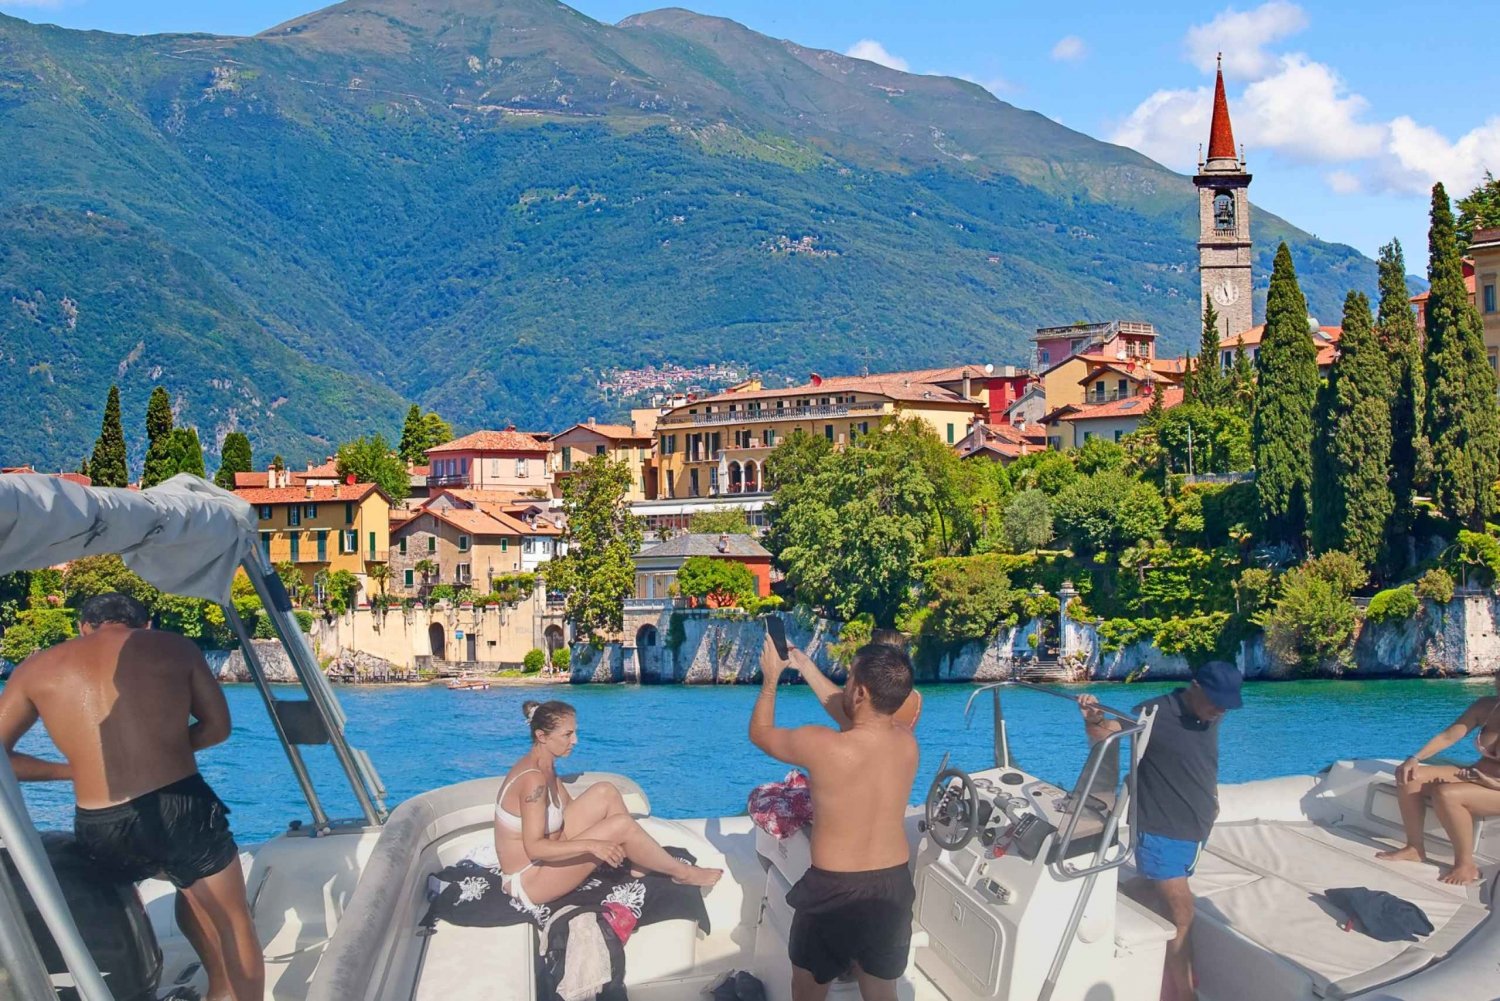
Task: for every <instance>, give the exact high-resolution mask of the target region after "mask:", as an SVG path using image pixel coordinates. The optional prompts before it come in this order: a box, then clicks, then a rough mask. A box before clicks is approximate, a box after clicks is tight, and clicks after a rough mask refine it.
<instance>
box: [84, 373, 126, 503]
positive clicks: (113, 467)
mask: <svg viewBox="0 0 1500 1001" xmlns="http://www.w3.org/2000/svg"><path fill="white" fill-rule="evenodd" d="M89 479H91V480H93V481H94V486H96V487H128V486H130V474H129V472H127V471H126V468H125V429H124V426H123V425H122V424H121V422H120V387H119V386H110V387H109V398H108V399H107V400H105V403H104V423H103V425H102V426H101V427H100V428H99V438H98V439H97V440H96V441H95V442H94V455H93V458H91V459H89Z"/></svg>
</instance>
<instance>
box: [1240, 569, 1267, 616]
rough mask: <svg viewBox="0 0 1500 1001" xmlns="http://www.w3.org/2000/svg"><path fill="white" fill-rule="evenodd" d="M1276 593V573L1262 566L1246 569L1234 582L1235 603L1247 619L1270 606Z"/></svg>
mask: <svg viewBox="0 0 1500 1001" xmlns="http://www.w3.org/2000/svg"><path fill="white" fill-rule="evenodd" d="M1275 593H1276V575H1275V574H1273V573H1272V572H1271V571H1269V570H1264V569H1262V568H1260V567H1251V568H1250V569H1248V570H1245V571H1244V572H1243V573H1241V574H1240V575H1239V577H1238V578H1237V579H1236V580H1235V582H1234V604H1235V607H1236V608H1237V609H1238V610H1239V613H1240V615H1242V616H1243V617H1245V618H1246V619H1251V618H1254V617H1255V616H1257V615H1259V614H1260V613H1261V612H1263V611H1264V610H1265V609H1267V608H1269V607H1270V606H1271V599H1272V597H1273V596H1274V595H1275Z"/></svg>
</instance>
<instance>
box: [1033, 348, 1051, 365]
mask: <svg viewBox="0 0 1500 1001" xmlns="http://www.w3.org/2000/svg"><path fill="white" fill-rule="evenodd" d="M1036 361H1037V364H1038V365H1039V366H1041V367H1042V368H1046V367H1047V366H1048V365H1050V364H1052V352H1051V351H1038V352H1037V353H1036Z"/></svg>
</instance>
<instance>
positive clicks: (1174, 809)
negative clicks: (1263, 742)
mask: <svg viewBox="0 0 1500 1001" xmlns="http://www.w3.org/2000/svg"><path fill="white" fill-rule="evenodd" d="M1186 691H1187V690H1186V689H1184V688H1179V689H1177V690H1176V691H1174V692H1169V693H1167V694H1166V695H1160V696H1157V697H1156V698H1154V699H1147V700H1146V701H1145V702H1142V703H1141V704H1140V705H1138V706H1136V707H1135V712H1136V714H1137V715H1139V714H1140V713H1141V712H1142V711H1143V710H1144V709H1145V708H1146V707H1147V706H1153V705H1154V706H1156V723H1155V724H1154V725H1153V726H1152V728H1151V739H1150V741H1148V742H1147V744H1146V753H1145V754H1144V755H1142V756H1141V764H1140V773H1139V775H1138V776H1137V778H1136V785H1135V795H1136V827H1137V828H1139V829H1140V830H1141V831H1142V832H1144V833H1146V834H1155V835H1158V836H1160V837H1163V838H1175V839H1177V840H1178V841H1200V842H1201V841H1206V840H1208V833H1209V831H1211V830H1213V826H1214V818H1215V817H1217V816H1218V815H1219V724H1218V721H1215V722H1213V723H1204V722H1203V721H1202V720H1200V719H1199V718H1198V717H1196V716H1194V715H1193V713H1192V710H1190V709H1189V708H1188V707H1187V703H1186V702H1185V701H1184V700H1183V696H1184V695H1185V694H1186Z"/></svg>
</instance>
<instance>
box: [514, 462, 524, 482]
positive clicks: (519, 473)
mask: <svg viewBox="0 0 1500 1001" xmlns="http://www.w3.org/2000/svg"><path fill="white" fill-rule="evenodd" d="M516 477H517V478H518V479H524V478H525V477H526V460H525V459H517V460H516Z"/></svg>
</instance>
